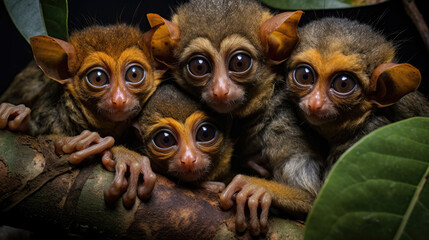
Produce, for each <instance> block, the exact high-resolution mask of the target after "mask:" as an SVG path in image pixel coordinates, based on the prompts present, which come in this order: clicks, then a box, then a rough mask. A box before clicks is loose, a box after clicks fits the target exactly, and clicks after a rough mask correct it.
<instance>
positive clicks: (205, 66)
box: [188, 55, 211, 77]
mask: <svg viewBox="0 0 429 240" xmlns="http://www.w3.org/2000/svg"><path fill="white" fill-rule="evenodd" d="M188 72H189V73H190V74H192V75H193V76H196V77H202V76H205V75H206V74H208V73H210V72H211V69H210V64H209V62H208V61H207V59H206V58H205V57H204V56H201V55H197V56H195V57H193V58H191V60H190V61H189V62H188Z"/></svg>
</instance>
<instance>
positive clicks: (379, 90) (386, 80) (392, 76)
mask: <svg viewBox="0 0 429 240" xmlns="http://www.w3.org/2000/svg"><path fill="white" fill-rule="evenodd" d="M421 79H422V77H421V75H420V71H419V70H418V69H417V68H415V67H413V66H412V65H410V64H407V63H402V64H396V63H384V64H381V65H380V66H378V67H377V68H376V69H375V70H374V72H373V73H372V76H371V83H370V86H369V93H368V94H367V96H368V97H369V99H370V100H372V101H373V102H374V103H375V104H377V106H378V107H387V106H390V105H392V104H394V103H396V102H397V101H399V99H401V98H402V97H403V96H405V95H406V94H408V93H410V92H413V91H415V90H417V88H418V87H419V85H420V81H421Z"/></svg>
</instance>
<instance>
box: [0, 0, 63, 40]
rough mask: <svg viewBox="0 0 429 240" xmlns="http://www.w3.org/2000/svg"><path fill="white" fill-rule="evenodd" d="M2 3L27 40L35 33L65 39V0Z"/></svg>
mask: <svg viewBox="0 0 429 240" xmlns="http://www.w3.org/2000/svg"><path fill="white" fill-rule="evenodd" d="M4 4H5V6H6V9H7V11H8V13H9V16H10V17H11V19H12V21H13V23H14V24H15V26H16V28H17V29H18V31H19V32H20V33H21V35H22V36H23V37H24V38H25V39H26V40H27V42H28V41H29V40H30V38H31V37H33V36H37V35H49V36H52V37H56V38H60V39H63V40H67V38H68V26H67V17H68V7H67V0H41V1H40V2H39V1H37V0H4Z"/></svg>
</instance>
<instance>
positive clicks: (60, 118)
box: [0, 24, 162, 206]
mask: <svg viewBox="0 0 429 240" xmlns="http://www.w3.org/2000/svg"><path fill="white" fill-rule="evenodd" d="M152 33H153V30H151V31H149V32H147V33H144V34H143V33H142V32H141V31H140V30H139V29H137V28H135V27H131V26H127V25H123V24H117V25H112V26H105V27H103V26H93V27H88V28H85V29H84V30H81V31H77V32H75V33H74V34H72V35H71V36H70V40H69V42H66V41H62V40H59V39H55V38H52V37H49V36H35V37H32V38H31V39H30V44H31V47H32V50H33V54H34V58H35V60H36V63H37V65H38V66H39V67H40V68H41V69H42V70H43V72H44V73H45V75H47V76H48V77H49V78H51V79H53V80H55V81H49V82H48V83H47V84H46V85H45V86H43V89H41V90H40V89H39V90H40V94H39V95H38V96H31V98H32V99H33V101H34V103H32V105H31V113H30V109H28V108H27V107H25V106H24V105H18V106H15V105H12V104H9V103H2V105H1V107H0V127H1V128H5V127H8V128H10V129H18V130H21V131H24V132H27V133H30V134H32V135H36V136H40V135H50V136H52V137H53V138H54V139H55V146H56V151H57V153H59V154H63V153H71V155H70V162H71V163H72V164H77V163H80V162H81V161H82V160H83V159H85V158H86V157H88V156H91V155H94V154H98V153H102V154H103V158H102V159H103V164H104V165H105V166H106V167H107V168H108V169H109V170H113V169H114V168H115V167H114V166H115V162H114V161H112V159H111V153H110V151H107V150H108V149H109V148H110V147H112V146H113V144H114V139H113V138H112V137H111V136H113V137H114V138H116V139H118V138H120V137H121V135H122V134H123V133H124V132H125V130H126V129H127V128H128V127H129V126H130V124H131V120H132V119H133V118H134V117H135V116H137V114H138V113H139V112H140V110H141V108H142V105H143V104H144V103H145V102H146V101H147V99H148V98H149V97H150V96H151V95H152V93H153V92H154V91H155V89H156V87H157V85H158V84H159V83H160V81H161V80H160V77H161V75H162V72H161V71H158V70H156V69H155V68H154V65H155V64H156V63H155V61H154V59H153V58H152V54H151V50H150V42H151V40H152V39H151V38H152ZM24 80H25V79H24ZM24 80H23V79H21V78H17V79H15V81H24ZM32 82H37V79H36V80H32V81H31V82H28V84H31V83H32ZM42 85H43V84H42ZM13 86H14V84H12V87H13ZM26 90H28V88H23V91H26ZM8 94H9V95H8ZM15 94H16V93H13V92H12V93H11V91H7V92H6V93H5V96H3V97H2V100H3V101H8V99H13V101H14V102H16V101H17V100H16V97H15V96H13V95H15ZM25 94H26V93H25V92H23V93H22V96H23V101H26V100H28V99H27V98H26V97H24V96H25ZM142 164H143V165H144V163H142ZM147 164H148V162H147ZM119 165H121V164H119ZM117 166H118V164H117ZM129 167H130V168H133V167H139V165H130V166H129ZM139 170H140V169H134V170H132V169H131V170H130V171H131V172H138V171H139ZM121 173H123V174H125V172H121ZM149 175H150V174H149ZM152 176H154V175H152ZM130 179H133V180H135V179H137V180H138V176H137V177H134V176H133V177H132V178H130ZM153 183H154V181H153V182H152V181H148V182H147V183H145V184H149V188H151V187H152V188H153ZM133 184H134V183H133ZM127 194H131V195H127ZM127 194H126V195H124V198H123V200H124V203H125V204H126V205H128V206H129V205H131V204H132V203H133V202H132V201H131V200H130V199H133V198H134V196H132V195H133V194H135V192H134V193H127Z"/></svg>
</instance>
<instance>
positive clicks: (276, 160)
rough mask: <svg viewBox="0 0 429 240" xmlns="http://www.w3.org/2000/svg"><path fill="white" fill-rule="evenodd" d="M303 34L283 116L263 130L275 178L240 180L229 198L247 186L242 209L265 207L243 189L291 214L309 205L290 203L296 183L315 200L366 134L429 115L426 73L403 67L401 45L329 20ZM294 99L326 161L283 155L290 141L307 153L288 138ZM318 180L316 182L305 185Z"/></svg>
mask: <svg viewBox="0 0 429 240" xmlns="http://www.w3.org/2000/svg"><path fill="white" fill-rule="evenodd" d="M299 35H300V38H301V41H300V43H299V44H298V45H297V48H296V49H295V50H294V51H293V53H292V55H291V57H290V58H289V59H288V60H287V62H286V65H287V72H286V73H285V74H286V79H285V80H286V81H287V89H285V91H287V92H288V94H287V98H286V99H284V103H283V105H282V104H281V105H278V107H277V109H276V114H274V115H273V116H275V118H274V119H273V120H272V121H271V122H270V123H268V124H267V127H266V128H265V130H264V131H263V132H264V134H263V136H264V137H263V139H264V142H265V144H266V145H267V148H266V150H267V151H266V152H265V154H266V157H267V161H268V163H269V165H270V166H271V171H272V173H273V180H274V181H269V180H265V179H257V178H250V177H245V176H238V177H236V179H234V180H233V181H232V183H231V184H230V185H229V186H228V187H227V189H226V190H225V195H223V196H222V197H226V199H228V200H230V201H231V199H232V194H233V193H235V192H236V191H237V189H239V187H241V186H243V185H245V186H246V187H245V188H244V189H243V190H241V191H240V192H239V193H238V195H237V197H236V198H237V200H236V202H237V208H239V207H240V208H241V209H242V208H243V206H240V205H244V204H245V203H246V201H248V202H249V203H248V204H249V205H250V204H256V205H257V203H253V201H254V199H252V196H250V197H248V198H247V199H246V198H245V197H242V196H240V195H241V193H242V192H243V191H244V194H242V195H244V196H246V195H248V192H252V191H253V192H256V193H260V192H262V193H267V194H269V195H271V197H272V199H273V202H272V205H273V206H275V207H278V208H280V209H285V210H286V211H287V212H289V211H288V209H289V208H290V207H291V206H292V207H293V206H294V205H295V206H299V205H300V204H301V203H300V202H295V203H294V204H291V203H290V201H289V199H290V192H289V191H288V188H289V186H295V187H298V188H300V189H302V190H305V191H307V192H309V193H312V195H313V196H314V197H315V196H316V195H317V192H318V190H319V188H320V187H321V184H322V183H323V181H324V179H325V178H326V176H327V174H328V173H329V171H330V169H331V167H332V165H333V164H334V163H335V162H336V161H337V160H338V158H339V157H340V155H341V154H342V153H344V151H345V150H347V149H348V148H349V147H350V146H351V145H352V144H354V143H355V142H356V141H358V140H359V139H360V138H362V137H363V136H364V135H365V134H368V133H369V132H371V131H373V130H374V129H376V128H378V127H380V126H383V125H386V124H389V123H391V122H394V121H398V120H401V119H405V118H408V117H413V116H429V102H428V101H427V99H426V98H425V97H424V96H423V95H422V94H420V93H418V92H415V90H416V89H417V88H418V86H419V84H420V81H421V76H420V72H419V71H418V70H417V69H416V68H414V67H413V66H411V65H410V64H405V63H403V64H398V63H395V52H396V50H395V47H394V45H393V44H392V43H390V42H388V41H387V40H386V39H385V38H384V37H383V36H381V35H380V34H379V33H377V32H375V31H374V30H372V29H371V27H370V26H368V25H364V24H360V23H358V22H356V21H350V20H347V19H340V18H325V19H322V20H318V21H314V22H312V23H310V24H308V25H306V26H305V27H303V28H302V29H300V30H299ZM291 102H292V103H294V105H295V106H294V107H293V110H294V111H296V114H297V115H298V116H299V117H300V118H301V119H302V120H303V121H305V122H306V123H307V124H308V127H309V129H307V131H305V126H303V130H304V131H305V132H307V133H308V142H307V145H308V144H310V146H311V144H314V145H316V146H317V145H321V146H327V148H329V150H328V151H326V153H325V154H323V151H322V152H317V151H316V154H317V153H320V154H321V156H323V158H324V161H323V162H321V161H319V160H318V158H317V157H315V158H307V159H300V161H296V159H293V158H287V156H290V153H288V152H283V151H282V150H279V149H282V148H286V149H290V148H289V145H290V144H292V145H293V146H295V147H296V148H301V146H299V145H295V144H293V143H290V142H288V141H287V137H288V136H290V135H294V134H293V133H291V131H290V129H293V128H291V127H290V124H291V119H292V120H293V118H291V117H290V114H291V112H292V111H291ZM304 125H305V124H304ZM312 130H313V131H312ZM310 139H311V141H310ZM281 140H283V141H281ZM303 147H304V148H303V149H299V150H304V151H306V150H307V146H306V145H304V146H303ZM314 150H315V149H312V151H314ZM313 153H314V152H313ZM297 173H300V174H302V175H304V176H305V177H303V176H299V175H297ZM311 178H312V179H313V180H312V181H297V180H302V179H311ZM314 180H316V181H314ZM277 183H286V184H287V185H286V184H285V185H283V186H282V185H280V184H277ZM237 186H238V187H237ZM241 198H244V199H241ZM276 199H277V201H276ZM303 204H304V206H306V205H307V203H306V202H303ZM260 205H261V208H262V210H264V208H266V207H267V204H266V203H265V202H264V201H262V202H261V203H260ZM253 214H254V216H255V215H256V213H253ZM242 215H243V216H244V214H242ZM251 215H252V213H251ZM263 217H265V216H262V215H261V220H260V221H262V220H263V219H262V218H263ZM255 218H257V216H256V217H255Z"/></svg>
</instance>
